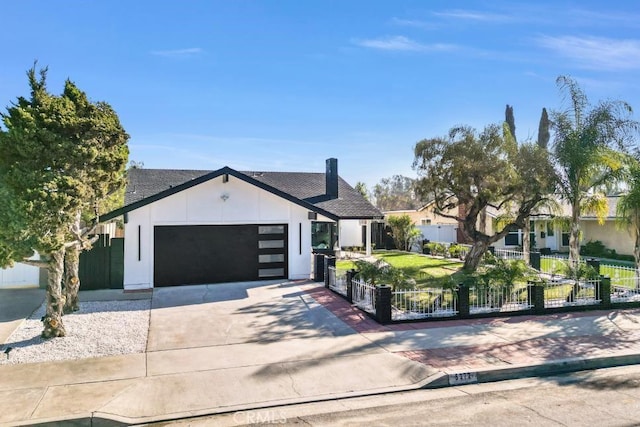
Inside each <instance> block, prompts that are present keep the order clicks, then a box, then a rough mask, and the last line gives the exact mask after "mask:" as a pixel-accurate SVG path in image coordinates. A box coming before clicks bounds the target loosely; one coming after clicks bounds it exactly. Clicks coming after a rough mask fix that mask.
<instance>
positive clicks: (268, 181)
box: [100, 166, 382, 221]
mask: <svg viewBox="0 0 640 427" xmlns="http://www.w3.org/2000/svg"><path fill="white" fill-rule="evenodd" d="M224 174H228V175H230V176H234V177H235V178H238V179H240V180H242V181H244V182H247V183H249V184H252V185H255V186H256V187H259V188H261V189H263V190H265V191H268V192H270V193H272V194H274V195H276V196H279V197H282V198H284V199H286V200H288V201H290V202H292V203H295V204H297V205H299V206H302V207H304V208H306V209H309V210H311V211H314V212H317V213H319V214H321V215H323V216H326V217H328V218H330V219H332V220H334V221H335V220H338V219H377V218H382V213H381V212H380V211H379V210H378V209H377V208H375V207H374V206H373V205H371V203H369V201H367V200H366V199H365V198H364V197H362V195H361V194H360V193H359V192H357V191H356V190H355V189H354V188H353V187H351V186H350V185H349V184H348V183H347V182H346V181H344V180H343V179H342V178H339V181H338V188H339V190H338V196H339V197H338V198H334V199H329V198H328V197H327V196H326V195H325V194H324V193H325V175H324V174H322V173H303V172H239V171H236V170H234V169H231V168H229V167H227V166H225V167H224V168H222V169H218V170H216V171H203V170H172V169H132V170H130V171H129V174H128V175H129V176H128V179H129V182H128V185H127V191H126V194H125V206H124V207H122V208H120V209H116V210H114V211H112V212H109V213H107V214H105V215H103V216H102V217H101V218H100V219H101V220H102V221H107V220H110V219H113V218H115V217H118V216H120V215H123V214H124V213H126V212H130V211H132V210H135V209H138V208H140V207H143V206H145V205H148V204H150V203H153V202H155V201H158V200H160V199H163V198H165V197H168V196H171V195H173V194H176V193H178V192H180V191H183V190H186V189H188V188H191V187H193V186H196V185H199V184H201V183H203V182H206V181H209V180H211V179H214V178H217V177H219V176H222V175H224Z"/></svg>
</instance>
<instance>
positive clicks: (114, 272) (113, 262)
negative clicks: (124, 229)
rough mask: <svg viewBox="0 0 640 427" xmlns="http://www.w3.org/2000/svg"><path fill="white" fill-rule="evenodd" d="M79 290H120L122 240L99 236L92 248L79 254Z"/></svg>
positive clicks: (122, 264) (121, 286)
mask: <svg viewBox="0 0 640 427" xmlns="http://www.w3.org/2000/svg"><path fill="white" fill-rule="evenodd" d="M79 275H80V289H81V290H93V289H122V288H123V283H124V239H123V238H109V235H108V234H101V235H100V238H99V239H98V241H97V242H95V243H94V244H93V248H92V249H91V250H89V251H84V252H82V253H81V254H80V271H79Z"/></svg>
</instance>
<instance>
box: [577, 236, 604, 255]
mask: <svg viewBox="0 0 640 427" xmlns="http://www.w3.org/2000/svg"><path fill="white" fill-rule="evenodd" d="M580 254H581V255H586V256H595V257H607V256H609V255H610V254H611V251H610V250H609V249H607V247H606V246H605V245H604V243H602V242H601V241H600V240H589V241H588V242H587V243H585V244H584V245H583V246H580Z"/></svg>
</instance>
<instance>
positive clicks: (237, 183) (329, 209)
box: [100, 159, 382, 290]
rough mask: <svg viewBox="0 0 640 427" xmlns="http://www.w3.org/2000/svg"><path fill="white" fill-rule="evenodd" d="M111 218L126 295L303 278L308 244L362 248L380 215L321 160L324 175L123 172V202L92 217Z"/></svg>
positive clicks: (226, 169) (334, 165)
mask: <svg viewBox="0 0 640 427" xmlns="http://www.w3.org/2000/svg"><path fill="white" fill-rule="evenodd" d="M119 217H123V222H124V288H125V289H128V290H133V289H147V288H152V287H155V286H170V285H182V284H204V283H220V282H234V281H251V280H265V279H276V278H288V279H308V278H309V277H310V274H311V262H310V255H311V253H312V250H313V248H318V249H323V248H325V247H328V248H340V247H341V246H365V245H367V244H368V250H369V251H370V246H371V244H370V243H371V242H370V238H366V237H364V238H363V236H370V235H371V233H370V228H371V222H372V221H373V220H379V219H382V213H381V212H380V211H379V210H378V209H377V208H375V207H374V206H373V205H371V203H369V202H368V201H367V200H366V199H364V197H362V195H361V194H360V193H358V192H357V191H356V190H354V189H353V187H351V186H350V185H349V184H348V183H347V182H345V181H344V180H343V179H342V178H340V177H339V176H338V161H337V159H328V160H327V172H326V173H324V174H323V173H296V172H239V171H236V170H234V169H231V168H229V167H224V168H222V169H219V170H216V171H194V170H162V169H132V170H130V171H129V182H128V186H127V192H126V196H125V206H124V207H122V208H120V209H117V210H115V211H113V212H110V213H108V214H106V215H103V216H102V217H101V218H100V219H101V221H109V220H113V219H116V218H119ZM363 225H364V227H366V229H367V230H368V231H369V232H363ZM363 240H364V241H363Z"/></svg>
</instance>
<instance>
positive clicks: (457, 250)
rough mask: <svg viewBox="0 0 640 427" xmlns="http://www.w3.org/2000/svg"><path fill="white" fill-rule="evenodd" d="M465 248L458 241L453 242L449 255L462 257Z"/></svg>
mask: <svg viewBox="0 0 640 427" xmlns="http://www.w3.org/2000/svg"><path fill="white" fill-rule="evenodd" d="M463 250H464V248H463V247H462V246H460V245H458V244H457V243H452V244H451V246H449V256H450V257H451V258H460V255H462V251H463Z"/></svg>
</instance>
